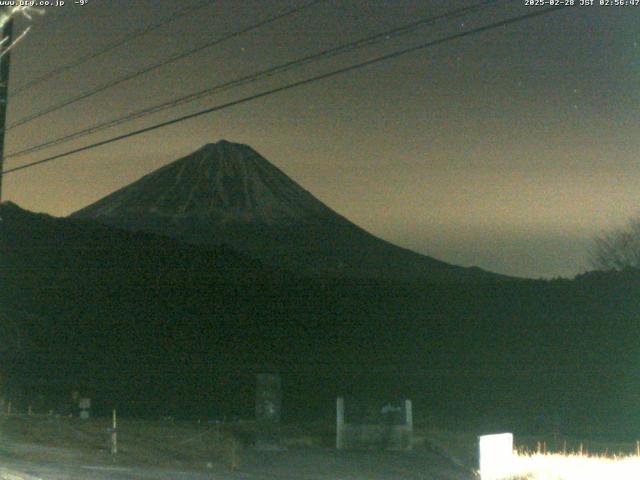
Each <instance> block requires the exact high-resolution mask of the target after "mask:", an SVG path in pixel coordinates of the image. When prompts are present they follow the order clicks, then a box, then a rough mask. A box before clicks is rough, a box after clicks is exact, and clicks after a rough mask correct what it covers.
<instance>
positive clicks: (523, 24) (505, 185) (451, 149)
mask: <svg viewBox="0 0 640 480" xmlns="http://www.w3.org/2000/svg"><path fill="white" fill-rule="evenodd" d="M20 21H21V22H22V21H26V20H20ZM31 23H32V29H31V31H30V32H29V35H28V36H27V37H26V38H25V40H24V41H22V42H21V44H20V45H19V47H17V48H16V49H15V50H14V51H13V52H12V59H11V75H12V76H11V79H10V83H9V86H10V93H9V125H10V126H11V127H12V128H10V129H9V130H8V131H7V140H6V142H7V143H6V149H5V150H6V152H7V153H8V155H7V157H6V162H5V166H4V171H5V173H6V174H5V175H3V183H4V187H3V188H4V192H5V195H4V198H5V199H6V200H11V201H13V202H15V203H17V204H19V205H20V206H22V207H24V208H27V209H30V210H34V211H42V212H46V213H50V214H52V215H56V216H64V215H68V214H69V213H71V212H73V211H75V210H78V209H79V208H82V207H83V206H86V205H87V204H89V203H91V202H93V201H96V200H98V199H99V198H101V197H103V196H105V195H107V194H108V193H111V192H112V191H114V190H116V189H118V188H121V187H122V186H125V185H127V184H128V183H131V182H132V181H134V180H136V179H138V178H139V177H140V176H142V175H144V174H146V173H149V172H150V171H152V170H154V169H156V168H158V167H160V166H162V165H164V164H167V163H169V162H171V161H173V160H175V159H177V158H179V157H181V156H184V155H186V154H188V153H190V152H191V151H193V150H196V149H197V148H199V147H200V146H202V145H203V144H205V143H211V142H215V141H218V140H220V139H222V138H224V139H227V140H231V141H237V142H241V143H245V144H249V145H251V146H252V147H253V148H254V149H256V150H257V151H258V152H260V153H261V154H262V155H264V156H265V157H266V158H267V159H269V160H270V161H271V162H272V163H274V164H275V165H276V166H278V167H279V168H281V169H282V170H283V171H285V172H286V173H287V174H288V175H289V176H290V177H292V178H293V179H294V180H296V181H297V182H298V183H300V184H301V185H302V186H303V187H304V188H306V189H307V190H309V191H310V192H311V193H313V194H314V195H315V196H317V197H318V198H319V199H320V200H322V201H323V202H325V203H326V204H327V205H329V206H330V207H331V208H333V209H334V210H336V211H337V212H339V213H340V214H342V215H344V216H346V217H347V218H349V219H350V220H352V221H353V222H354V223H356V224H358V225H360V226H362V227H363V228H365V229H366V230H368V231H370V232H371V233H373V234H375V235H377V236H379V237H381V238H384V239H386V240H389V241H391V242H393V243H395V244H398V245H400V246H403V247H407V248H410V249H412V250H415V251H417V252H420V253H424V254H427V255H431V256H433V257H436V258H438V259H440V260H444V261H446V262H449V263H453V264H458V265H464V266H470V265H477V266H480V267H482V268H485V269H488V270H492V271H495V272H499V273H506V274H510V275H519V276H527V277H554V276H571V275H575V274H577V273H580V272H582V271H585V270H587V269H588V268H589V263H588V262H589V260H588V249H589V246H590V244H591V240H592V238H593V237H594V236H595V235H597V234H598V233H599V232H601V231H602V230H603V229H606V228H612V227H614V226H616V225H618V224H621V223H623V222H624V221H626V220H627V218H628V217H629V216H631V215H634V214H635V212H636V211H637V207H636V205H637V199H638V195H639V194H640V187H639V185H640V182H638V180H639V179H638V175H639V174H638V171H637V168H636V163H637V162H636V161H635V155H636V153H635V152H637V151H638V145H637V143H638V142H639V141H640V140H639V139H638V138H637V136H636V135H634V133H633V132H634V131H637V127H638V121H639V120H638V117H637V115H635V113H634V112H637V109H638V107H639V106H640V105H638V103H639V102H640V94H639V93H638V90H637V88H634V87H633V85H634V84H637V83H638V82H637V76H638V75H639V72H640V70H639V69H638V68H635V66H636V65H637V63H638V60H639V55H640V51H639V50H638V41H639V39H638V35H637V32H638V31H640V29H639V28H638V27H640V10H638V9H635V8H623V7H620V8H606V7H599V6H592V7H590V6H584V5H583V6H580V5H577V4H576V5H575V6H573V7H567V8H562V9H557V10H556V9H549V8H548V7H534V6H529V7H528V6H526V5H524V4H523V3H522V2H514V1H485V2H477V1H476V2H465V1H460V2H458V1H456V2H448V1H433V2H417V1H409V0H398V1H394V2H388V1H383V0H380V1H377V0H373V1H368V0H367V1H365V0H355V1H349V2H342V1H339V0H337V1H328V0H327V1H312V2H309V1H307V2H303V1H291V0H288V1H284V0H274V1H272V2H268V4H265V3H264V2H258V1H257V0H255V1H250V0H246V1H242V2H232V1H218V2H213V1H212V2H208V3H207V2H202V1H200V2H196V1H192V2H173V1H153V2H152V1H146V0H141V1H140V2H135V3H133V4H132V3H131V2H127V1H124V0H122V1H120V0H114V1H112V2H97V1H96V2H91V1H89V2H87V4H86V5H84V6H77V5H69V6H65V7H59V8H48V9H46V12H44V15H42V16H38V17H35V18H34V19H33V20H31ZM12 92H17V93H14V94H13V96H12ZM159 126H162V128H160V127H159ZM134 133H136V134H135V135H134ZM114 139H118V141H114ZM94 146H96V147H97V146H99V148H93V147H94ZM69 152H75V154H73V155H67V153H69ZM12 154H13V157H12ZM53 160H55V161H53ZM28 165H37V166H33V167H29V168H23V167H26V166H28ZM9 172H13V173H11V174H10V175H9V174H8V173H9Z"/></svg>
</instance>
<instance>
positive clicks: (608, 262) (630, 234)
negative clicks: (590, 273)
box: [591, 217, 640, 271]
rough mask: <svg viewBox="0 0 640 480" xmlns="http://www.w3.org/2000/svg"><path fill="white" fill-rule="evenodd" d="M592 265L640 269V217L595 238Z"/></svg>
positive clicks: (608, 268)
mask: <svg viewBox="0 0 640 480" xmlns="http://www.w3.org/2000/svg"><path fill="white" fill-rule="evenodd" d="M593 243H594V245H593V249H592V251H591V265H592V266H593V267H594V268H595V269H597V270H605V271H607V270H628V269H640V217H638V218H635V219H632V220H630V221H629V222H628V223H627V224H626V225H625V226H623V227H619V228H617V229H614V230H611V231H609V232H605V233H603V234H602V235H600V236H599V237H596V238H595V239H594V242H593Z"/></svg>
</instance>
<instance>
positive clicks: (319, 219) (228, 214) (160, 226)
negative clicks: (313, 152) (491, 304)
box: [71, 140, 507, 282]
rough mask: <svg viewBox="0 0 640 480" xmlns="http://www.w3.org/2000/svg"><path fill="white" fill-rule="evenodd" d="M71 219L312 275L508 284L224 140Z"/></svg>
mask: <svg viewBox="0 0 640 480" xmlns="http://www.w3.org/2000/svg"><path fill="white" fill-rule="evenodd" d="M71 218H76V219H93V220H96V221H98V222H101V223H104V224H107V225H112V226H116V227H119V228H124V229H128V230H134V231H136V230H139V231H148V232H154V233H157V234H160V235H166V236H169V237H174V238H177V239H180V240H184V241H187V242H190V243H195V244H204V245H219V244H227V245H230V246H232V247H233V248H234V249H236V250H238V251H240V252H243V253H245V254H247V255H249V256H251V257H253V258H256V259H258V260H260V261H261V262H263V263H265V264H267V265H271V266H277V267H282V268H285V269H288V270H291V271H295V272H302V273H304V274H311V275H323V276H326V275H330V276H336V277H345V278H360V279H388V280H421V281H434V282H441V281H452V282H460V281H484V280H488V281H490V280H499V279H505V278H507V277H502V276H499V275H496V274H492V273H489V272H485V271H483V270H481V269H479V268H463V267H457V266H453V265H449V264H447V263H445V262H441V261H439V260H436V259H434V258H431V257H428V256H424V255H420V254H417V253H415V252H412V251H410V250H407V249H404V248H400V247H397V246H395V245H393V244H391V243H389V242H386V241H384V240H381V239H379V238H377V237H375V236H373V235H371V234H369V233H368V232H366V231H365V230H363V229H362V228H360V227H358V226H357V225H355V224H353V223H352V222H350V221H349V220H347V219H346V218H344V217H342V216H341V215H339V214H338V213H336V212H334V211H333V210H331V209H330V208H329V207H327V206H326V205H324V204H323V203H322V202H321V201H319V200H318V199H316V198H315V197H314V196H313V195H312V194H311V193H309V192H308V191H306V190H305V189H303V188H302V187H301V186H300V185H298V184H297V183H296V182H295V181H293V180H292V179H291V178H289V177H288V176H287V175H286V174H284V173H283V172H282V171H280V170H279V169H278V168H276V167H275V166H274V165H272V164H271V163H270V162H269V161H267V160H266V159H265V158H263V157H262V156H261V155H260V154H259V153H257V152H256V151H255V150H253V149H252V148H251V147H249V146H246V145H241V144H235V143H230V142H227V141H224V140H223V141H220V142H218V143H216V144H208V145H205V146H204V147H202V148H201V149H199V150H197V151H196V152H194V153H192V154H190V155H188V156H186V157H184V158H181V159H179V160H177V161H175V162H173V163H171V164H169V165H166V166H164V167H162V168H160V169H158V170H156V171H154V172H151V173H150V174H148V175H146V176H144V177H142V178H141V179H140V180H138V181H136V182H134V183H132V184H130V185H128V186H126V187H124V188H122V189H120V190H118V191H116V192H114V193H112V194H110V195H108V196H106V197H105V198H103V199H101V200H99V201H98V202H96V203H94V204H92V205H89V206H87V207H85V208H83V209H81V210H79V211H77V212H75V213H74V214H72V215H71Z"/></svg>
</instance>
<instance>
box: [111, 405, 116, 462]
mask: <svg viewBox="0 0 640 480" xmlns="http://www.w3.org/2000/svg"><path fill="white" fill-rule="evenodd" d="M112 420H113V421H112V425H111V455H115V454H116V453H118V423H117V418H116V409H115V408H114V409H113V418H112Z"/></svg>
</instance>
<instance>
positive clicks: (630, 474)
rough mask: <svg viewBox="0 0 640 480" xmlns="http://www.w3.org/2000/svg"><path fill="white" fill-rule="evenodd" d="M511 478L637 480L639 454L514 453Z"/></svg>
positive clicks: (532, 479) (540, 479)
mask: <svg viewBox="0 0 640 480" xmlns="http://www.w3.org/2000/svg"><path fill="white" fill-rule="evenodd" d="M512 472H513V475H512V477H510V478H512V479H514V480H515V479H527V480H603V479H615V480H637V479H638V478H639V477H640V457H638V456H600V455H598V456H595V455H593V456H592V455H586V454H579V453H573V454H561V453H546V454H543V453H534V454H518V455H515V456H514V459H513V467H512Z"/></svg>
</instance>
